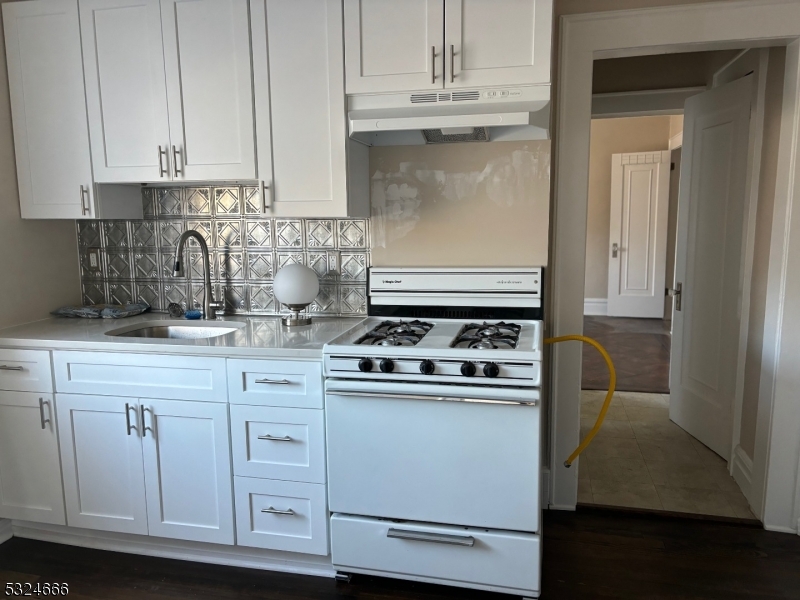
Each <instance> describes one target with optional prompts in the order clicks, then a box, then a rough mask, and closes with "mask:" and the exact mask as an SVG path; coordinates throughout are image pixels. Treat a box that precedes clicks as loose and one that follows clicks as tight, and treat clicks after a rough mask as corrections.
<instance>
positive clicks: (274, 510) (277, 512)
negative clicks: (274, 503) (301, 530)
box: [261, 506, 295, 516]
mask: <svg viewBox="0 0 800 600" xmlns="http://www.w3.org/2000/svg"><path fill="white" fill-rule="evenodd" d="M261 512H262V513H272V514H273V515H289V516H294V514H295V513H294V511H293V510H292V509H291V508H287V509H286V510H279V509H277V508H273V507H271V506H270V507H269V508H262V509H261Z"/></svg>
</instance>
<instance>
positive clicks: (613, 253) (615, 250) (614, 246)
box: [611, 242, 619, 258]
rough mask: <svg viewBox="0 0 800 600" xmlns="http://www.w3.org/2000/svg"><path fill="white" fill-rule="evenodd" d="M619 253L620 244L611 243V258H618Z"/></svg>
mask: <svg viewBox="0 0 800 600" xmlns="http://www.w3.org/2000/svg"><path fill="white" fill-rule="evenodd" d="M617 254H619V244H618V243H617V242H614V243H613V244H611V258H617Z"/></svg>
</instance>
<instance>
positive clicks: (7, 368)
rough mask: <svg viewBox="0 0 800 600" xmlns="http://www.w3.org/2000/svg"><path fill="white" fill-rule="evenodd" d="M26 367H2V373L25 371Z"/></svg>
mask: <svg viewBox="0 0 800 600" xmlns="http://www.w3.org/2000/svg"><path fill="white" fill-rule="evenodd" d="M24 370H25V367H22V366H14V367H12V366H9V365H0V371H24Z"/></svg>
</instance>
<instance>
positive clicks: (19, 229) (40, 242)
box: [0, 42, 80, 327]
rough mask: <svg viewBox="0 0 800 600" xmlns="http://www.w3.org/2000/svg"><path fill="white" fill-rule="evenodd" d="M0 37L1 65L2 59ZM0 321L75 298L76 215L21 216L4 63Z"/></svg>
mask: <svg viewBox="0 0 800 600" xmlns="http://www.w3.org/2000/svg"><path fill="white" fill-rule="evenodd" d="M5 63H6V57H5V43H4V42H3V43H0V65H5ZM0 257H2V264H3V277H2V283H0V327H8V326H9V325H15V324H18V323H25V322H28V321H34V320H37V319H43V318H45V317H47V316H48V313H49V311H51V310H53V309H54V308H58V307H59V306H61V305H64V304H69V303H75V302H78V301H79V300H80V279H79V277H78V260H77V241H76V234H75V221H30V220H25V221H23V220H22V219H21V218H20V215H19V192H18V191H17V174H16V165H15V163H14V142H13V137H12V133H11V107H10V100H9V95H8V77H7V74H6V69H5V67H3V68H2V69H0Z"/></svg>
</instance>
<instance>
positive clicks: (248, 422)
mask: <svg viewBox="0 0 800 600" xmlns="http://www.w3.org/2000/svg"><path fill="white" fill-rule="evenodd" d="M231 435H232V438H233V471H234V473H235V474H236V475H243V476H245V477H262V478H265V479H282V480H286V481H303V482H308V483H325V419H324V415H323V411H321V410H317V409H308V408H275V407H268V406H243V405H232V406H231Z"/></svg>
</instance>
